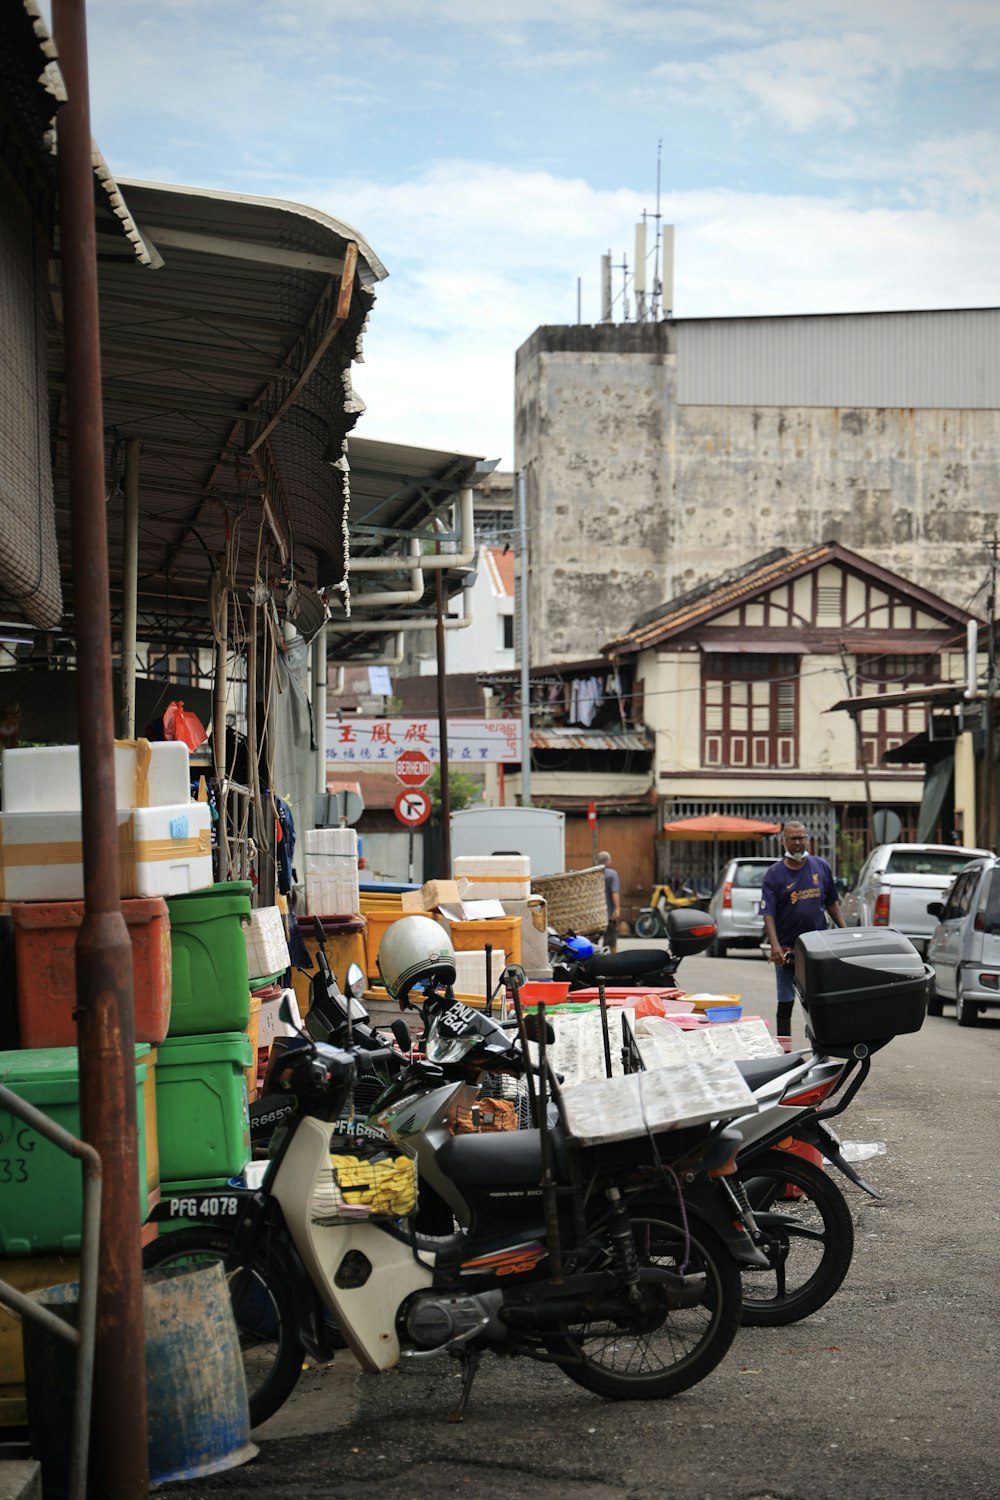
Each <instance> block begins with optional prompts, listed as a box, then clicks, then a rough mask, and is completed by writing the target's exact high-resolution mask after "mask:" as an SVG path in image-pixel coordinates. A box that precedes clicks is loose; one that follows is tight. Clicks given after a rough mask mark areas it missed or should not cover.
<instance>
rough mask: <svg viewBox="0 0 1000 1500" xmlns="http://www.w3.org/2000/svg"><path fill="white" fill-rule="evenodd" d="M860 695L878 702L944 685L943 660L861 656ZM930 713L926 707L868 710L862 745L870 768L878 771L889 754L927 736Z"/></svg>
mask: <svg viewBox="0 0 1000 1500" xmlns="http://www.w3.org/2000/svg"><path fill="white" fill-rule="evenodd" d="M857 675H858V692H859V693H860V694H861V696H862V697H865V698H872V699H873V701H877V699H878V698H880V697H882V696H884V695H886V694H897V693H904V692H906V691H907V690H908V689H916V688H921V687H927V686H928V685H929V684H931V683H935V682H940V681H941V659H940V657H938V656H935V655H902V654H900V653H895V654H891V655H885V656H870V655H859V656H858V668H857ZM928 714H929V710H928V707H927V705H926V704H925V703H903V704H895V705H893V707H891V708H874V707H873V708H870V709H865V711H864V713H862V714H861V715H860V718H859V722H860V724H861V745H862V754H863V755H864V761H865V764H866V765H867V766H871V767H877V766H878V765H879V764H880V762H881V759H882V756H883V755H884V754H885V753H886V751H887V750H895V749H896V747H897V746H899V745H904V744H905V743H906V741H907V740H911V739H913V738H915V736H917V735H920V734H924V733H926V730H927V720H928Z"/></svg>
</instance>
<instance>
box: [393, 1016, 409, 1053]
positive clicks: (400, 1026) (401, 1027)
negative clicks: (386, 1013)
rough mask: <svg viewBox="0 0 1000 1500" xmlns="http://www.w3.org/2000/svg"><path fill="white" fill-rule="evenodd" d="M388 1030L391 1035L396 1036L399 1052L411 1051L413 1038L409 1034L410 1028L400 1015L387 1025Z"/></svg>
mask: <svg viewBox="0 0 1000 1500" xmlns="http://www.w3.org/2000/svg"><path fill="white" fill-rule="evenodd" d="M389 1030H390V1031H391V1032H392V1034H393V1036H394V1037H395V1038H396V1041H397V1042H398V1043H399V1050H400V1051H401V1052H410V1051H412V1049H413V1038H412V1037H411V1036H410V1028H409V1026H407V1024H406V1022H405V1021H404V1020H403V1018H402V1016H397V1017H396V1019H395V1020H394V1021H393V1023H392V1025H391V1026H390V1027H389Z"/></svg>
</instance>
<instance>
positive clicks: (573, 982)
mask: <svg viewBox="0 0 1000 1500" xmlns="http://www.w3.org/2000/svg"><path fill="white" fill-rule="evenodd" d="M665 936H666V939H667V943H668V945H669V946H668V948H667V949H666V950H665V949H663V948H628V949H623V951H622V952H620V953H611V952H610V951H609V950H608V949H607V948H601V947H598V946H596V945H595V944H594V943H592V942H591V941H590V940H589V938H583V937H578V936H577V935H576V934H575V933H572V932H571V933H567V934H566V935H565V936H564V937H559V935H558V934H557V933H554V932H552V931H551V930H550V933H549V963H550V965H551V968H552V978H553V979H555V980H559V981H561V982H562V983H564V984H565V983H568V984H569V986H570V989H571V990H583V989H593V988H594V986H595V985H597V984H599V983H600V982H601V981H602V980H603V981H604V982H605V983H606V984H610V985H633V984H634V985H642V986H650V987H652V988H655V989H673V988H674V987H675V985H676V980H675V975H676V973H677V970H678V968H679V967H680V962H681V959H680V956H679V954H678V952H677V951H676V942H677V940H678V939H679V938H682V939H683V940H684V941H685V942H689V941H690V940H692V939H694V938H695V937H697V938H698V939H699V945H698V948H697V949H691V950H689V951H700V950H701V949H702V948H704V947H707V946H708V944H709V943H710V942H711V940H712V938H713V937H714V936H715V923H714V922H713V921H712V919H711V918H710V917H709V916H708V915H707V913H705V912H703V911H700V910H698V909H697V908H687V909H684V910H677V911H671V912H668V913H667V917H666V928H665Z"/></svg>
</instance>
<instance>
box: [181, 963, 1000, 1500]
mask: <svg viewBox="0 0 1000 1500" xmlns="http://www.w3.org/2000/svg"><path fill="white" fill-rule="evenodd" d="M682 979H683V983H684V986H685V988H687V989H688V990H689V992H692V993H693V992H695V991H697V990H703V989H704V990H717V991H720V992H728V991H734V990H735V991H737V992H739V993H741V994H742V995H743V997H744V1002H745V1005H746V1008H747V1010H748V1011H750V1012H752V1013H757V1014H762V1015H764V1016H767V1017H769V1018H773V1013H774V1005H773V977H772V974H771V971H770V969H769V968H768V966H767V965H766V964H765V963H764V961H763V960H762V959H761V958H758V957H757V956H756V955H751V956H749V957H745V958H744V957H739V958H736V957H733V958H727V959H704V958H701V959H689V960H687V961H686V962H685V964H684V965H683V966H682ZM796 1032H797V1034H798V1035H799V1036H801V1017H797V1018H796ZM998 1054H1000V1018H997V1019H985V1020H981V1021H980V1024H979V1026H978V1027H976V1028H972V1029H968V1030H962V1031H960V1030H959V1029H958V1027H957V1026H956V1024H955V1021H954V1018H953V1014H952V1012H951V1010H950V1009H949V1010H948V1011H947V1012H946V1014H945V1016H944V1017H941V1018H936V1019H929V1020H927V1021H926V1022H925V1024H924V1027H923V1030H922V1031H921V1032H919V1033H918V1034H916V1035H913V1036H908V1037H900V1038H898V1039H897V1040H896V1041H895V1042H893V1043H892V1044H891V1045H890V1046H889V1047H887V1048H885V1049H884V1050H883V1051H881V1052H879V1053H878V1054H877V1055H876V1056H875V1058H874V1060H873V1067H872V1073H871V1076H870V1078H869V1080H868V1082H867V1084H866V1085H865V1087H864V1089H863V1090H862V1092H861V1094H860V1095H859V1096H858V1098H857V1099H856V1100H855V1102H854V1104H853V1105H852V1106H851V1108H850V1110H849V1112H848V1113H847V1114H846V1115H845V1116H844V1117H842V1119H841V1120H840V1121H839V1122H838V1129H839V1131H840V1134H841V1135H842V1136H843V1137H844V1138H845V1139H850V1140H864V1141H869V1140H880V1141H884V1142H885V1143H886V1146H887V1153H886V1154H885V1155H884V1156H879V1157H877V1158H876V1159H875V1160H873V1161H872V1162H869V1163H866V1164H865V1168H864V1170H865V1172H866V1174H867V1175H868V1177H869V1178H870V1180H872V1181H873V1182H874V1183H875V1185H876V1186H877V1187H878V1188H879V1189H880V1191H881V1192H882V1194H883V1199H882V1201H881V1202H880V1203H874V1202H872V1201H871V1200H868V1199H866V1198H865V1197H864V1196H863V1195H862V1194H861V1193H860V1192H858V1191H857V1190H855V1189H853V1188H851V1187H850V1186H847V1192H848V1195H849V1199H850V1202H851V1206H852V1209H853V1212H854V1218H855V1230H856V1237H857V1244H856V1250H855V1258H854V1263H853V1265H852V1267H851V1270H850V1272H849V1273H848V1276H847V1280H846V1282H845V1283H844V1285H843V1286H842V1288H841V1289H840V1291H839V1292H838V1294H837V1295H836V1297H834V1298H833V1300H832V1301H831V1302H830V1303H828V1304H827V1306H826V1307H825V1308H823V1309H821V1310H820V1312H818V1313H817V1314H815V1315H814V1316H813V1317H812V1318H809V1319H807V1320H805V1321H804V1322H802V1323H799V1324H796V1325H793V1326H791V1327H789V1328H784V1329H753V1328H748V1329H742V1330H741V1331H740V1333H739V1334H738V1335H737V1338H736V1342H735V1344H734V1346H733V1348H732V1349H731V1351H730V1353H729V1354H728V1356H727V1358H726V1359H725V1360H724V1361H723V1363H722V1364H721V1365H720V1366H719V1368H718V1369H717V1370H715V1371H714V1372H713V1373H712V1374H711V1375H710V1376H709V1377H708V1378H707V1379H706V1380H704V1381H702V1383H701V1384H700V1385H698V1386H696V1387H695V1388H694V1389H693V1390H690V1391H688V1392H686V1393H685V1394H684V1395H682V1396H679V1397H676V1398H675V1399H674V1400H672V1401H661V1402H651V1403H622V1404H611V1403H607V1402H604V1401H602V1400H600V1399H599V1398H597V1397H594V1396H591V1395H588V1394H587V1393H586V1392H584V1391H581V1390H579V1389H578V1388H577V1387H576V1386H574V1385H573V1384H572V1383H571V1382H569V1381H568V1380H566V1379H565V1377H563V1376H562V1375H561V1374H560V1373H559V1372H558V1371H557V1370H555V1369H551V1368H547V1367H545V1366H541V1365H534V1364H532V1363H531V1362H529V1361H527V1360H513V1361H510V1362H507V1361H502V1360H497V1359H487V1360H484V1362H483V1366H482V1368H481V1371H480V1374H479V1376H478V1378H477V1381H476V1385H475V1387H474V1390H473V1396H472V1402H471V1407H470V1410H469V1412H468V1414H467V1416H466V1419H465V1421H464V1422H463V1423H462V1424H460V1425H457V1424H454V1423H453V1422H451V1421H450V1420H449V1412H450V1410H451V1408H452V1407H453V1405H454V1402H455V1400H456V1397H457V1393H458V1376H457V1371H456V1370H455V1369H454V1368H453V1365H452V1362H451V1361H449V1360H441V1361H429V1362H427V1363H422V1364H413V1365H408V1366H406V1367H405V1368H403V1369H401V1370H399V1371H396V1372H393V1373H391V1374H388V1375H385V1376H369V1375H362V1374H360V1373H358V1372H357V1370H356V1367H354V1366H353V1365H352V1362H351V1361H350V1359H349V1358H347V1357H344V1358H342V1359H338V1361H337V1363H336V1364H335V1365H334V1366H333V1367H331V1368H330V1369H328V1370H324V1371H317V1372H307V1373H306V1374H305V1375H304V1376H303V1379H302V1382H301V1384H300V1389H299V1390H298V1391H297V1392H296V1394H295V1395H294V1396H293V1398H292V1399H291V1400H290V1401H289V1402H288V1404H287V1405H286V1407H285V1408H284V1410H283V1411H282V1412H280V1413H278V1414H277V1416H276V1417H274V1418H272V1420H271V1422H270V1423H268V1424H266V1425H265V1426H264V1427H262V1428H260V1429H258V1431H257V1432H256V1433H255V1434H254V1438H255V1441H257V1442H258V1444H259V1448H260V1454H259V1457H258V1458H257V1459H256V1460H255V1461H254V1462H252V1463H250V1464H247V1465H245V1466H244V1467H241V1468H236V1469H232V1470H229V1471H227V1472H225V1473H222V1474H219V1475H216V1476H214V1477H213V1478H211V1479H205V1480H199V1481H195V1482H191V1483H188V1484H186V1485H184V1486H183V1487H182V1489H181V1488H180V1487H172V1488H177V1489H178V1493H183V1494H184V1495H185V1496H188V1497H192V1500H197V1497H200V1496H202V1495H204V1496H209V1495H220V1494H226V1493H231V1494H238V1495H241V1496H249V1495H255V1494H258V1493H259V1494H261V1495H266V1496H283V1495H294V1496H296V1497H311V1496H325V1497H338V1500H339V1497H345V1500H346V1497H348V1496H349V1497H351V1500H364V1497H372V1500H429V1497H436V1496H454V1495H463V1494H468V1495H470V1496H474V1497H476V1500H513V1497H519V1500H535V1497H538V1500H541V1497H543V1496H544V1497H546V1500H553V1497H554V1500H563V1497H566V1500H658V1497H662V1496H669V1497H670V1500H869V1497H870V1500H941V1497H950V1496H955V1497H959V1496H962V1497H990V1500H995V1497H998V1496H1000V1469H998V1463H997V1439H998V1428H1000V1402H998V1397H997V1385H998V1379H997V1368H996V1367H997V1366H998V1362H1000V1361H998V1355H1000V1318H998V1315H1000V1277H998V1275H997V1271H998V1258H1000V1256H998V1244H1000V1235H998V1222H1000V1205H998V1195H997V1161H996V1156H997V1129H996V1119H997V1100H998V1093H1000V1084H998V1071H1000V1070H998V1063H1000V1057H998Z"/></svg>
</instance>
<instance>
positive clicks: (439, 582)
mask: <svg viewBox="0 0 1000 1500" xmlns="http://www.w3.org/2000/svg"><path fill="white" fill-rule="evenodd" d="M443 584H444V577H443V575H442V574H441V573H435V574H434V600H435V604H436V606H437V610H436V613H437V618H436V620H435V621H434V623H435V626H436V627H437V635H436V647H437V706H438V747H439V750H440V755H441V760H440V762H439V765H438V770H439V772H440V777H439V784H440V789H441V866H442V868H441V874H442V876H443V878H444V879H446V880H448V879H450V877H451V788H450V784H449V776H448V664H447V661H446V657H445V634H444V588H443ZM490 978H491V979H492V975H491V976H490Z"/></svg>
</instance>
